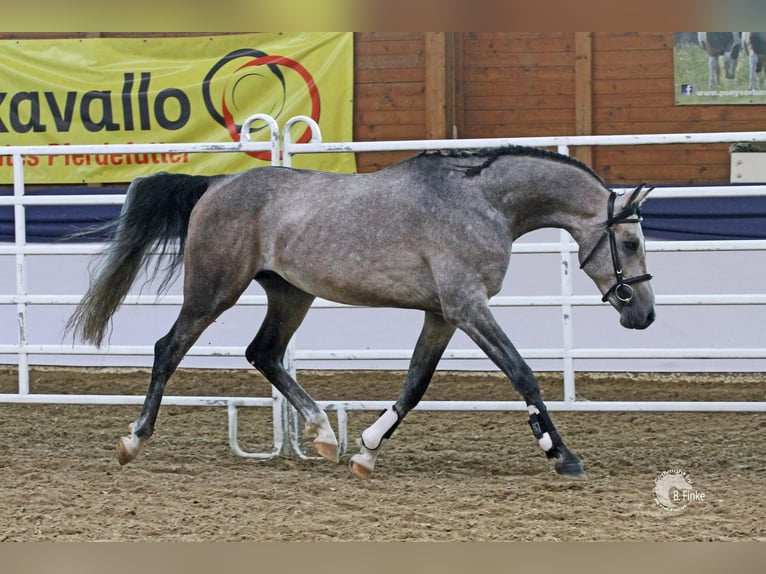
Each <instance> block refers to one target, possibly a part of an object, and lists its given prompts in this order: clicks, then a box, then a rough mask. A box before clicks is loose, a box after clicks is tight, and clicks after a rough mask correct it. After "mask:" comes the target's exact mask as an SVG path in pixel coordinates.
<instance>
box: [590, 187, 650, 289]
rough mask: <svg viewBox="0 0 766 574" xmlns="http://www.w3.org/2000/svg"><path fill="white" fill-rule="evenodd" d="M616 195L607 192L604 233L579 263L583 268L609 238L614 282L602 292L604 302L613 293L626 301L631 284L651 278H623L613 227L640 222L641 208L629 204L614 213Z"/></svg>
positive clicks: (646, 274) (648, 275)
mask: <svg viewBox="0 0 766 574" xmlns="http://www.w3.org/2000/svg"><path fill="white" fill-rule="evenodd" d="M642 187H643V184H642V185H640V186H639V187H638V189H636V193H637V192H638V191H639V190H640V189H641V188H642ZM618 195H619V194H618V193H616V192H614V191H610V192H609V200H608V202H607V220H606V223H605V229H604V235H602V236H601V238H600V239H599V240H598V242H597V243H596V245H594V246H593V248H592V249H591V250H590V253H588V255H587V256H586V257H585V259H583V260H582V263H580V269H582V268H584V267H585V265H586V264H587V263H588V261H590V260H591V258H592V257H593V255H594V254H595V253H596V250H597V249H598V248H599V247H600V246H601V244H602V243H603V242H604V240H605V239H609V251H610V252H611V255H612V266H613V268H614V277H615V283H614V285H612V286H611V287H610V288H609V289H607V291H606V293H604V296H603V297H602V298H601V301H602V302H606V300H607V299H609V296H610V295H611V294H612V293H614V295H615V297H617V299H619V300H620V301H622V302H623V303H628V302H630V300H631V299H633V287H631V285H634V284H636V283H640V282H642V281H649V280H650V279H651V278H652V275H651V274H649V273H645V274H644V275H639V276H637V277H629V278H625V275H624V274H623V271H622V263H621V261H620V253H619V252H618V251H617V237H616V236H615V229H614V228H615V226H616V225H620V224H622V223H636V224H640V223H641V221H642V218H641V208H640V207H639V205H638V203H633V204H631V205H630V206H629V207H627V208H626V209H624V210H623V211H621V212H620V213H618V214H617V215H615V214H614V202H615V200H616V199H617V196H618Z"/></svg>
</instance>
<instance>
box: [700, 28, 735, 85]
mask: <svg viewBox="0 0 766 574" xmlns="http://www.w3.org/2000/svg"><path fill="white" fill-rule="evenodd" d="M697 41H698V42H699V44H700V46H702V47H703V48H704V49H705V50H706V51H707V54H708V66H709V68H710V74H709V76H708V87H710V88H717V87H718V86H719V85H720V84H721V66H720V64H719V62H718V58H719V57H721V56H723V71H724V74H725V75H726V78H727V79H729V80H733V79H734V77H735V74H736V72H737V62H738V58H739V50H740V47H741V46H740V42H741V37H740V33H739V32H697Z"/></svg>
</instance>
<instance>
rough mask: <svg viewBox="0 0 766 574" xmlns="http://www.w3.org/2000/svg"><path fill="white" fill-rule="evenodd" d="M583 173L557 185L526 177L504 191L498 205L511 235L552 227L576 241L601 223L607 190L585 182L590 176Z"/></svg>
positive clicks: (544, 180) (516, 235) (592, 182)
mask: <svg viewBox="0 0 766 574" xmlns="http://www.w3.org/2000/svg"><path fill="white" fill-rule="evenodd" d="M584 175H585V177H579V178H578V177H574V178H572V179H571V180H567V181H564V180H562V181H561V182H560V183H559V184H550V183H540V184H539V185H538V184H536V183H535V181H531V182H529V180H527V182H525V183H524V184H523V185H520V186H518V187H516V188H515V189H512V190H510V191H508V192H507V193H506V194H505V197H504V200H503V201H502V205H503V210H504V211H505V212H506V214H507V217H508V218H509V221H510V222H511V229H512V233H513V238H514V239H516V238H517V237H519V236H521V235H523V234H525V233H528V232H530V231H535V230H537V229H542V228H547V227H554V228H558V229H565V230H567V231H568V232H569V233H570V235H572V237H573V238H574V239H575V241H577V242H578V243H579V241H580V238H581V237H583V235H584V234H585V233H588V232H589V231H590V230H591V229H592V227H593V226H595V225H598V224H599V223H601V222H603V220H604V212H605V209H606V203H607V197H608V191H606V190H605V189H603V188H601V187H600V186H599V185H596V184H595V182H594V181H589V180H588V179H589V178H590V177H591V176H589V175H588V174H584ZM539 181H540V182H547V181H548V180H546V179H540V180H539Z"/></svg>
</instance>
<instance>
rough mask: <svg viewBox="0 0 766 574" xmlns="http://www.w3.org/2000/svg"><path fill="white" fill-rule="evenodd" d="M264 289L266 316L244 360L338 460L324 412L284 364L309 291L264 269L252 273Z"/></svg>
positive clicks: (308, 302) (320, 447)
mask: <svg viewBox="0 0 766 574" xmlns="http://www.w3.org/2000/svg"><path fill="white" fill-rule="evenodd" d="M256 281H258V283H260V284H261V285H262V286H263V288H264V289H265V291H266V296H267V298H268V310H267V312H266V318H265V319H264V321H263V324H262V325H261V328H260V329H259V330H258V334H257V335H256V336H255V338H254V339H253V342H252V343H250V345H249V346H248V347H247V351H246V353H245V356H246V357H247V360H248V361H249V362H250V364H251V365H253V366H254V367H255V368H256V369H258V370H259V371H260V372H261V373H263V375H264V376H265V377H266V378H267V379H268V380H269V382H270V383H271V384H272V385H274V386H275V387H276V388H277V390H278V391H279V392H280V393H282V394H283V395H284V396H285V398H286V399H287V400H288V401H289V402H290V404H292V405H293V406H294V407H295V408H296V409H297V410H298V412H299V413H300V415H301V416H302V417H303V419H304V420H305V422H306V427H305V435H306V437H307V438H313V439H314V447H315V448H316V450H317V452H318V453H319V454H321V455H322V456H323V457H325V458H327V459H329V460H332V461H334V462H337V461H338V440H337V439H336V438H335V433H334V432H333V430H332V427H331V426H330V421H329V419H328V418H327V414H326V413H325V412H324V411H323V410H322V409H321V408H320V407H319V405H317V403H316V402H315V401H314V399H312V398H311V396H309V394H308V393H307V392H306V391H305V390H304V389H303V388H302V387H301V386H300V385H299V384H298V382H297V381H296V380H295V379H293V378H292V377H291V376H290V374H289V373H288V372H287V370H286V369H285V368H284V364H283V359H284V355H285V351H286V350H287V345H288V344H289V342H290V339H291V337H292V336H293V334H294V333H295V331H296V330H297V329H298V327H299V326H300V324H301V322H303V319H304V317H305V316H306V313H307V312H308V310H309V307H311V303H312V301H313V300H314V296H313V295H309V294H308V293H306V292H305V291H302V290H301V289H298V288H297V287H295V286H294V285H291V284H290V283H288V282H287V281H285V280H284V279H282V278H281V277H280V276H278V275H276V274H273V273H268V274H263V275H260V276H258V277H256Z"/></svg>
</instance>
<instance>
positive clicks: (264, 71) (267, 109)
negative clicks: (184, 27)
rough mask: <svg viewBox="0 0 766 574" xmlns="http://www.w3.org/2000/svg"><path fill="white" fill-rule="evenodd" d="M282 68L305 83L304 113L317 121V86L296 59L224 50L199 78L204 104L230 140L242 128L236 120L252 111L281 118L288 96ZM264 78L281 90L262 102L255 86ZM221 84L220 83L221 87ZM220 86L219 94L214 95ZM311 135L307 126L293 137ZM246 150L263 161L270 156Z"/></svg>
mask: <svg viewBox="0 0 766 574" xmlns="http://www.w3.org/2000/svg"><path fill="white" fill-rule="evenodd" d="M283 68H286V69H288V70H290V71H292V72H294V73H296V74H297V75H298V76H299V77H300V78H301V79H302V80H303V82H304V83H305V86H306V88H305V89H306V90H307V93H308V96H309V100H310V112H309V113H307V114H306V115H308V116H309V117H311V118H312V119H313V120H314V121H316V122H318V121H319V112H320V99H319V89H318V88H317V85H316V83H315V82H314V78H313V77H312V76H311V74H310V73H309V72H308V70H306V68H304V67H303V66H302V65H301V64H300V63H299V62H297V61H295V60H292V59H290V58H287V57H285V56H273V55H269V54H266V53H265V52H262V51H260V50H256V49H253V48H242V49H239V50H234V51H233V52H230V53H228V54H226V55H225V56H224V57H223V58H221V59H220V60H218V62H216V64H215V65H214V66H213V67H212V68H211V69H210V71H209V72H208V73H207V75H206V76H205V78H204V80H203V82H202V97H203V100H204V102H205V107H206V108H207V111H208V113H209V114H210V116H211V117H212V118H213V119H214V120H215V121H216V122H217V123H219V124H220V125H221V126H223V127H224V128H226V130H227V131H228V132H229V136H230V137H231V139H232V140H233V141H235V142H238V141H239V139H240V137H239V134H240V132H241V130H242V124H241V123H237V118H238V119H240V120H241V121H244V120H245V119H246V118H247V117H249V116H251V115H252V114H255V113H266V114H269V115H270V116H272V117H273V118H274V119H277V120H278V119H279V118H280V115H282V113H283V112H284V110H285V107H286V103H287V101H288V98H289V97H290V96H291V94H289V93H288V82H287V80H286V79H285V75H284V73H283ZM265 80H268V81H269V82H270V83H272V84H273V82H274V81H276V82H278V86H279V89H278V90H277V92H280V93H279V95H278V96H277V98H276V100H272V101H268V102H264V101H263V100H262V98H259V93H258V88H257V86H258V85H259V82H261V81H265ZM214 83H215V84H216V85H217V86H218V88H217V89H216V94H215V95H214V93H213V89H212V85H213V84H214ZM221 86H223V89H222V90H221V88H220V87H221ZM219 90H220V95H217V94H218V91H219ZM285 119H289V118H285ZM263 129H266V126H263V125H261V126H260V127H258V126H257V125H256V126H253V127H252V128H251V133H256V132H259V131H261V130H263ZM310 139H311V130H310V128H308V127H307V128H306V129H305V131H304V132H303V133H302V134H301V136H300V137H299V138H298V140H296V141H297V142H298V143H306V142H308V141H310ZM248 154H249V155H251V156H253V157H256V158H258V159H262V160H266V161H268V160H269V159H270V157H271V154H270V153H269V152H248Z"/></svg>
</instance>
